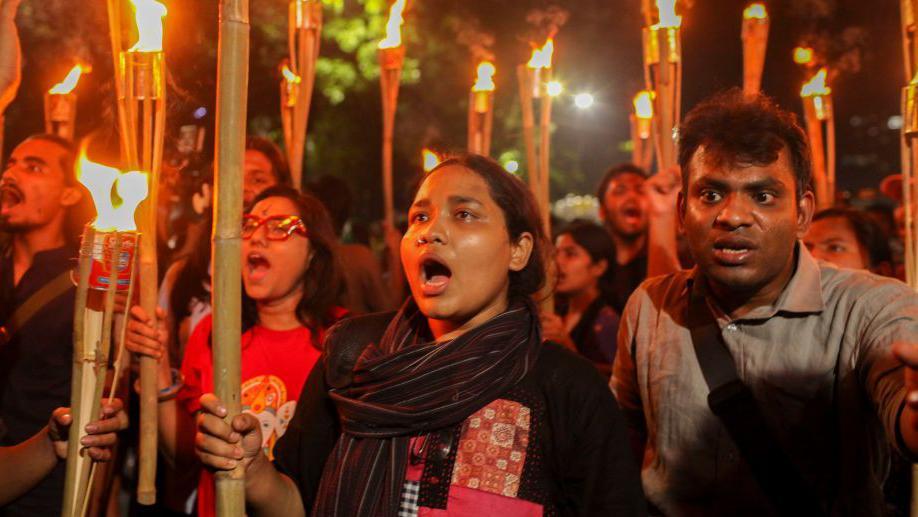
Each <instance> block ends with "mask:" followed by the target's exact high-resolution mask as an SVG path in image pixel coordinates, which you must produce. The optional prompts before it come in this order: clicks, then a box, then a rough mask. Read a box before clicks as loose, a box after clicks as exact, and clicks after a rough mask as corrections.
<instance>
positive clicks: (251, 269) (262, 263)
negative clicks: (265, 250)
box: [246, 252, 271, 282]
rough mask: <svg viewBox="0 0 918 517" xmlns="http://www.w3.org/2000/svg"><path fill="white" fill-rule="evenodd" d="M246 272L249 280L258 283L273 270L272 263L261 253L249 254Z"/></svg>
mask: <svg viewBox="0 0 918 517" xmlns="http://www.w3.org/2000/svg"><path fill="white" fill-rule="evenodd" d="M246 270H247V272H248V276H249V280H252V281H254V282H258V281H260V280H262V279H263V278H264V277H265V275H267V274H268V271H270V270H271V262H270V261H268V259H267V258H265V256H264V255H262V254H260V253H255V252H253V253H249V255H248V256H247V257H246Z"/></svg>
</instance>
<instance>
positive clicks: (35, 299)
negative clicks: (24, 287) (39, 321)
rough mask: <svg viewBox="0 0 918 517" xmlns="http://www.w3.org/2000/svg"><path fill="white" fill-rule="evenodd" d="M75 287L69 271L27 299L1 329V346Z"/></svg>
mask: <svg viewBox="0 0 918 517" xmlns="http://www.w3.org/2000/svg"><path fill="white" fill-rule="evenodd" d="M71 287H73V280H72V279H71V276H70V270H69V269H67V270H66V271H63V272H62V273H60V274H59V275H57V276H56V277H55V278H54V279H53V280H51V281H50V282H48V283H47V284H45V285H43V286H41V288H40V289H39V290H37V291H35V292H34V293H32V295H31V296H29V297H28V299H26V301H25V302H23V303H22V304H21V305H20V306H19V307H16V310H15V311H13V315H12V316H10V319H9V320H8V321H7V322H6V325H4V326H2V327H0V344H5V343H9V342H10V341H12V339H13V337H14V336H15V335H16V334H17V333H18V332H19V331H20V330H22V328H23V327H24V326H25V325H26V323H28V322H29V321H30V320H31V319H32V317H33V316H35V314H36V313H37V312H38V311H39V310H41V309H42V308H43V307H44V306H45V305H47V304H49V303H51V302H52V301H53V300H54V299H56V298H57V297H58V296H60V295H62V294H64V293H65V292H67V290H68V289H70V288H71Z"/></svg>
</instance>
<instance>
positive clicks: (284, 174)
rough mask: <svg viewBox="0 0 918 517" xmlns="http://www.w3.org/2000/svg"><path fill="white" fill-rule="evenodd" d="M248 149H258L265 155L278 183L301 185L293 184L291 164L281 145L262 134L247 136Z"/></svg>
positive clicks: (246, 144) (246, 146) (287, 185)
mask: <svg viewBox="0 0 918 517" xmlns="http://www.w3.org/2000/svg"><path fill="white" fill-rule="evenodd" d="M245 148H246V150H249V149H251V150H253V151H258V152H260V153H261V154H263V155H265V158H267V159H268V161H269V162H271V172H272V173H274V179H276V180H277V184H278V185H284V186H286V187H299V185H294V184H293V178H292V177H291V176H290V165H289V164H288V163H287V157H286V156H284V153H283V152H282V151H281V150H280V147H277V145H275V144H274V142H272V141H270V140H268V139H267V138H262V137H260V136H247V137H246V138H245Z"/></svg>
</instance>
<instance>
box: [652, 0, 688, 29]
mask: <svg viewBox="0 0 918 517" xmlns="http://www.w3.org/2000/svg"><path fill="white" fill-rule="evenodd" d="M657 11H658V12H659V13H660V23H658V24H657V25H656V26H657V27H658V28H662V27H669V28H676V27H679V26H681V25H682V17H681V16H677V15H676V0H657Z"/></svg>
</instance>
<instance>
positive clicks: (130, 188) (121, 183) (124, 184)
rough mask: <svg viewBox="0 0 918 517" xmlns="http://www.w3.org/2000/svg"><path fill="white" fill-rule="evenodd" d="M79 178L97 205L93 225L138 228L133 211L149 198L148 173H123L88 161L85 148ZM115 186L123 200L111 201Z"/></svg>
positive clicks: (103, 228)
mask: <svg viewBox="0 0 918 517" xmlns="http://www.w3.org/2000/svg"><path fill="white" fill-rule="evenodd" d="M77 180H78V181H79V182H80V183H82V184H83V186H85V187H86V189H87V190H89V194H90V195H91V196H92V202H93V204H94V205H95V207H96V219H95V221H93V223H92V226H93V228H95V229H96V230H98V231H102V232H111V231H119V232H127V231H135V230H136V229H137V226H136V225H135V223H134V211H135V210H136V209H137V205H139V204H140V202H141V201H143V200H144V199H146V197H147V192H148V191H147V189H148V186H147V174H146V173H143V172H137V171H132V172H127V173H124V174H122V173H121V172H119V171H118V169H115V168H114V167H108V166H106V165H102V164H100V163H95V162H92V161H89V159H88V158H87V157H86V150H85V149H83V150H82V151H81V152H80V158H79V162H78V164H77ZM112 187H115V189H116V192H117V193H118V197H120V198H121V202H120V203H118V205H117V206H116V205H115V204H114V203H113V202H112Z"/></svg>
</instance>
